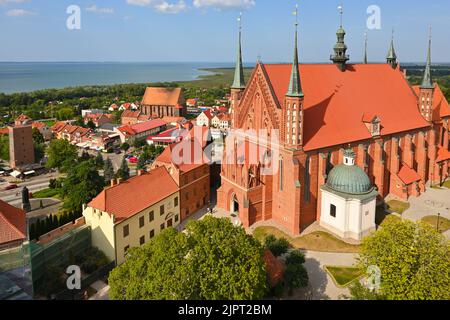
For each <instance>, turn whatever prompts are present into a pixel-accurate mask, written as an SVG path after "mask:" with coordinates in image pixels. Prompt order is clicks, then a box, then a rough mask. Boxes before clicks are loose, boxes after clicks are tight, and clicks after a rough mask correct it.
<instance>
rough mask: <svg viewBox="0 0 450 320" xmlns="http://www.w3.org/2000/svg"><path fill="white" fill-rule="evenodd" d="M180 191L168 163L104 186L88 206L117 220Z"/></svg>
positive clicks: (136, 212) (132, 214)
mask: <svg viewBox="0 0 450 320" xmlns="http://www.w3.org/2000/svg"><path fill="white" fill-rule="evenodd" d="M177 191H178V186H177V184H176V183H175V181H174V180H173V178H172V177H171V175H170V174H169V172H168V171H167V169H166V168H165V167H159V168H156V169H154V170H152V171H150V172H149V173H146V174H143V175H142V176H136V177H133V178H131V179H129V180H127V181H125V182H122V183H120V184H118V185H116V186H114V187H110V188H107V189H105V190H103V191H102V192H101V193H100V194H99V195H98V196H97V197H96V198H95V199H94V200H92V201H91V202H90V203H89V204H88V206H89V207H92V208H95V209H97V210H101V211H103V212H107V213H108V214H110V215H115V217H116V221H115V222H116V223H119V222H121V221H123V220H125V219H128V218H130V217H132V216H134V215H135V214H138V213H139V212H142V211H143V210H145V209H147V208H148V207H151V206H152V205H154V204H156V203H158V202H160V201H161V200H163V199H165V198H167V197H169V196H171V195H172V194H174V193H175V192H177Z"/></svg>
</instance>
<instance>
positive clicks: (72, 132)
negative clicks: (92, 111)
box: [52, 121, 92, 144]
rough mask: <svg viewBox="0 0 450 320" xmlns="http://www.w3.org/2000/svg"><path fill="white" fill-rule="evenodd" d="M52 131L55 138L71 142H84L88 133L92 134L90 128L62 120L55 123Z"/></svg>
mask: <svg viewBox="0 0 450 320" xmlns="http://www.w3.org/2000/svg"><path fill="white" fill-rule="evenodd" d="M52 132H53V135H54V136H55V138H56V139H58V140H60V139H64V140H67V141H69V142H70V143H71V144H79V143H83V142H86V141H87V140H88V138H89V135H90V134H92V130H91V129H89V128H83V127H80V126H75V125H72V124H70V123H68V122H64V121H61V122H57V123H55V125H54V126H53V127H52Z"/></svg>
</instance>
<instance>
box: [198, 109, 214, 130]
mask: <svg viewBox="0 0 450 320" xmlns="http://www.w3.org/2000/svg"><path fill="white" fill-rule="evenodd" d="M213 118H214V115H213V114H212V112H211V110H209V109H208V110H205V111H203V112H202V113H200V115H199V116H198V117H197V119H196V124H197V126H199V127H202V126H205V127H208V128H209V127H210V126H211V124H212V120H213Z"/></svg>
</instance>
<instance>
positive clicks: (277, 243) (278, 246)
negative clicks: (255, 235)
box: [264, 235, 290, 257]
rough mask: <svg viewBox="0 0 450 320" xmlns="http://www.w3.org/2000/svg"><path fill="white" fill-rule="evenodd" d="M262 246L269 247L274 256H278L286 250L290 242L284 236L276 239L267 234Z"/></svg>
mask: <svg viewBox="0 0 450 320" xmlns="http://www.w3.org/2000/svg"><path fill="white" fill-rule="evenodd" d="M264 246H265V247H266V248H267V249H269V250H270V251H271V252H272V254H273V255H274V256H275V257H279V256H281V255H282V254H285V253H286V252H287V251H288V249H289V247H290V244H289V241H288V240H287V239H286V238H280V239H277V238H276V237H275V236H273V235H269V236H267V237H266V239H265V241H264Z"/></svg>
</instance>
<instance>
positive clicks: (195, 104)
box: [186, 99, 198, 107]
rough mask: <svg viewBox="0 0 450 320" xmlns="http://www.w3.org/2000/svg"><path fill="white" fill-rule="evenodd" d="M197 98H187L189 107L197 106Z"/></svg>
mask: <svg viewBox="0 0 450 320" xmlns="http://www.w3.org/2000/svg"><path fill="white" fill-rule="evenodd" d="M197 101H198V100H197V99H187V100H186V106H188V107H196V106H197Z"/></svg>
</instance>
